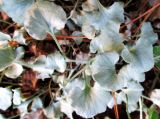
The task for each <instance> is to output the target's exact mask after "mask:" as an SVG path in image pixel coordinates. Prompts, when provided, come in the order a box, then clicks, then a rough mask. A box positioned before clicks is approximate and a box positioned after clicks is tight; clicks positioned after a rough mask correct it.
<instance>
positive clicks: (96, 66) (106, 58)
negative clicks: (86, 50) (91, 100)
mask: <svg viewBox="0 0 160 119" xmlns="http://www.w3.org/2000/svg"><path fill="white" fill-rule="evenodd" d="M118 60H119V55H118V54H117V53H116V52H111V53H102V54H98V55H97V56H96V57H95V60H94V61H93V62H92V64H91V66H90V70H91V75H92V77H93V80H95V81H96V82H97V83H99V84H100V85H101V86H102V87H104V88H106V89H107V90H114V91H115V90H118V89H121V88H122V87H123V84H124V83H123V81H122V80H121V79H117V74H116V70H115V64H116V63H117V62H118Z"/></svg>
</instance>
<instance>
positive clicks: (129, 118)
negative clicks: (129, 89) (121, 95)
mask: <svg viewBox="0 0 160 119" xmlns="http://www.w3.org/2000/svg"><path fill="white" fill-rule="evenodd" d="M126 99H127V103H126V113H127V117H128V119H131V116H130V114H129V111H128V97H127V95H126Z"/></svg>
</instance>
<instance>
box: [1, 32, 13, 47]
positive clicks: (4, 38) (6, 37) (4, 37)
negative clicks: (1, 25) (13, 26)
mask: <svg viewBox="0 0 160 119" xmlns="http://www.w3.org/2000/svg"><path fill="white" fill-rule="evenodd" d="M10 39H11V37H10V36H9V35H8V34H5V33H2V32H0V48H1V47H3V46H6V45H7V44H8V41H9V40H10Z"/></svg>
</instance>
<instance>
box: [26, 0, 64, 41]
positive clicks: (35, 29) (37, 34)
mask: <svg viewBox="0 0 160 119" xmlns="http://www.w3.org/2000/svg"><path fill="white" fill-rule="evenodd" d="M66 20H67V19H66V13H65V12H64V10H63V9H62V7H60V6H58V5H56V4H54V3H53V2H49V1H38V2H36V4H33V5H32V6H31V7H30V9H29V10H28V12H27V14H26V15H25V22H24V26H25V28H26V30H27V31H28V33H29V34H30V35H31V36H32V37H33V38H35V39H37V40H43V39H44V38H45V37H46V35H47V33H51V32H52V33H53V32H54V31H56V30H61V29H63V28H64V25H65V23H66Z"/></svg>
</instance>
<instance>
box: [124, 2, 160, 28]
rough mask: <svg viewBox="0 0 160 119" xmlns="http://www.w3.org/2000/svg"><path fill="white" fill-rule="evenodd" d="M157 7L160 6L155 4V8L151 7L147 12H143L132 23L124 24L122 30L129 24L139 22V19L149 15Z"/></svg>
mask: <svg viewBox="0 0 160 119" xmlns="http://www.w3.org/2000/svg"><path fill="white" fill-rule="evenodd" d="M159 6H160V3H158V4H156V5H155V6H153V7H152V8H150V9H149V10H147V11H146V12H144V13H143V14H141V15H140V16H138V17H137V18H135V19H133V20H132V21H130V22H128V23H126V24H125V25H124V26H122V28H123V27H125V26H127V25H129V24H131V23H134V22H136V21H137V20H139V19H140V18H142V17H144V16H146V15H147V14H149V13H150V12H152V11H153V10H154V9H156V8H158V7H159Z"/></svg>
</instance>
